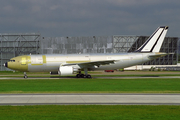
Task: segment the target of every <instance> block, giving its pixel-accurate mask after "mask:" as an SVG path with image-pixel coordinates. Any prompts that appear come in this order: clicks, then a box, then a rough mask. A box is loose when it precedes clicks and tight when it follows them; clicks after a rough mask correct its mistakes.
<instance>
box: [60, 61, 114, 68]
mask: <svg viewBox="0 0 180 120" xmlns="http://www.w3.org/2000/svg"><path fill="white" fill-rule="evenodd" d="M114 63H115V60H104V61H93V62H83V63H72V64H64V65H63V66H71V65H79V66H81V67H87V68H88V67H93V66H100V65H109V64H114Z"/></svg>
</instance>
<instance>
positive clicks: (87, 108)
mask: <svg viewBox="0 0 180 120" xmlns="http://www.w3.org/2000/svg"><path fill="white" fill-rule="evenodd" d="M179 113H180V106H159V105H158V106H145V105H144V106H141V105H140V106H137V105H132V106H129V105H124V106H123V105H111V106H110V105H78V106H76V105H60V106H56V105H47V106H44V105H43V106H0V119H1V120H16V119H18V120H180V114H179Z"/></svg>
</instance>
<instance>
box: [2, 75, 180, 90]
mask: <svg viewBox="0 0 180 120" xmlns="http://www.w3.org/2000/svg"><path fill="white" fill-rule="evenodd" d="M179 86H180V79H175V78H174V79H156V78H154V79H46V80H42V79H41V80H40V79H35V80H34V79H32V80H31V79H28V80H24V79H22V80H0V93H180V87H179Z"/></svg>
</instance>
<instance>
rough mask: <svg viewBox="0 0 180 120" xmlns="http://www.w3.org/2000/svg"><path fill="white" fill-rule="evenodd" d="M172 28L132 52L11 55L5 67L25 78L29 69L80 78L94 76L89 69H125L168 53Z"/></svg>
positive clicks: (159, 30) (161, 29)
mask: <svg viewBox="0 0 180 120" xmlns="http://www.w3.org/2000/svg"><path fill="white" fill-rule="evenodd" d="M168 28H169V27H168V26H160V27H158V28H157V29H156V30H155V32H154V33H153V34H152V35H151V36H150V37H149V38H148V39H147V40H146V42H145V43H144V44H143V45H142V46H141V47H139V48H138V49H137V50H135V51H134V52H131V53H116V54H39V55H23V56H18V57H14V58H11V59H10V61H8V62H6V63H5V64H4V66H5V67H7V68H9V69H12V70H16V71H22V72H24V78H27V77H28V76H27V75H26V72H50V73H51V74H59V75H62V76H63V75H72V74H73V73H77V75H76V77H77V78H91V75H90V74H88V71H95V70H115V69H121V68H125V67H130V66H134V65H138V64H142V63H145V62H147V61H150V60H153V59H156V58H159V57H163V56H165V55H167V53H163V52H159V51H160V48H161V45H162V43H163V41H164V38H165V36H166V33H167V31H168ZM81 71H84V73H85V74H82V73H81Z"/></svg>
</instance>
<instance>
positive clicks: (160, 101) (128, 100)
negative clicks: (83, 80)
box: [0, 94, 180, 105]
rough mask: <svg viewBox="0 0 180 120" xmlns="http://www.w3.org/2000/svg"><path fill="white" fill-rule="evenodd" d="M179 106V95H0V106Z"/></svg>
mask: <svg viewBox="0 0 180 120" xmlns="http://www.w3.org/2000/svg"><path fill="white" fill-rule="evenodd" d="M61 104H62V105H77V104H87V105H89V104H95V105H96V104H102V105H105V104H107V105H118V104H122V105H180V94H0V105H61Z"/></svg>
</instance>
